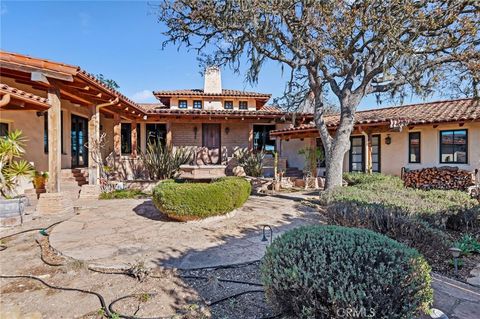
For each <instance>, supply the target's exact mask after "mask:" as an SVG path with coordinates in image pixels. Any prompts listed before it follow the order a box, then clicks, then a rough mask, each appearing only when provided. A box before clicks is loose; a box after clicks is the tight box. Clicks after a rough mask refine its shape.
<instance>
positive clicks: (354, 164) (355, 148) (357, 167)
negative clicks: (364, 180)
mask: <svg viewBox="0 0 480 319" xmlns="http://www.w3.org/2000/svg"><path fill="white" fill-rule="evenodd" d="M349 158H350V160H349V162H350V172H365V139H364V137H363V136H352V137H350V152H349Z"/></svg>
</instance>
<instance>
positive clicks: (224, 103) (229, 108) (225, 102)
mask: <svg viewBox="0 0 480 319" xmlns="http://www.w3.org/2000/svg"><path fill="white" fill-rule="evenodd" d="M227 103H231V104H232V106H231V107H227ZM223 108H224V109H225V110H233V101H223Z"/></svg>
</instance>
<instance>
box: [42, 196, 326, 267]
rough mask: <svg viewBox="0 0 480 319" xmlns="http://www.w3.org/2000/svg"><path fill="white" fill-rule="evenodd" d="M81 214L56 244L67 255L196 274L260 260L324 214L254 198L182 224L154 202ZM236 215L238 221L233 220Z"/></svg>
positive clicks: (62, 229) (56, 233) (87, 208)
mask: <svg viewBox="0 0 480 319" xmlns="http://www.w3.org/2000/svg"><path fill="white" fill-rule="evenodd" d="M83 206H84V207H83V208H81V209H79V215H78V216H75V217H73V218H72V219H70V220H68V221H66V222H64V223H62V224H60V225H58V226H57V227H55V228H54V230H53V232H52V233H51V235H50V245H51V246H52V247H53V248H54V249H56V250H57V251H58V252H60V253H61V254H63V255H65V256H68V257H72V258H75V259H79V260H82V261H85V262H88V263H91V264H101V265H102V266H112V267H113V266H115V267H123V266H126V265H131V264H136V263H140V262H142V263H144V264H145V265H146V266H147V267H158V266H161V267H173V268H181V269H191V268H199V267H207V266H218V265H223V264H232V263H241V262H249V261H254V260H258V259H260V258H261V257H262V256H263V254H264V252H265V247H266V246H267V243H268V242H264V241H261V239H262V227H263V225H270V226H272V228H273V233H274V236H277V235H279V234H281V233H283V232H285V231H287V230H289V229H292V228H294V227H298V226H301V225H306V224H312V223H316V224H318V223H320V222H321V220H320V215H319V214H318V212H316V211H315V210H314V209H313V208H310V207H307V206H304V205H302V204H300V203H299V202H298V200H297V201H294V200H292V198H290V197H288V196H287V197H285V198H276V197H259V196H251V197H250V199H249V200H248V201H247V203H246V204H245V205H244V206H243V207H242V208H240V209H237V210H235V211H233V212H232V213H231V214H229V216H226V217H213V218H208V219H206V220H203V221H197V222H188V223H178V222H172V221H169V220H167V219H166V218H165V217H163V216H162V215H161V214H160V213H159V212H158V211H157V210H156V208H155V207H154V205H153V203H152V202H151V201H150V200H105V201H94V202H91V203H86V204H85V205H83ZM232 216H234V217H232Z"/></svg>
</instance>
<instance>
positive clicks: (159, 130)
mask: <svg viewBox="0 0 480 319" xmlns="http://www.w3.org/2000/svg"><path fill="white" fill-rule="evenodd" d="M145 131H146V136H145V138H146V141H147V144H148V143H154V142H156V141H157V140H160V143H162V144H163V145H165V143H166V136H167V126H166V125H165V124H146V126H145Z"/></svg>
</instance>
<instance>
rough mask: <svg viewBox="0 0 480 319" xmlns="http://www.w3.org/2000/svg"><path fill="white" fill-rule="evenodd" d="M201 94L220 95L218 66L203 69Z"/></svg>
mask: <svg viewBox="0 0 480 319" xmlns="http://www.w3.org/2000/svg"><path fill="white" fill-rule="evenodd" d="M203 92H205V93H222V76H221V74H220V68H219V67H218V66H209V67H207V68H206V69H205V82H204V85H203Z"/></svg>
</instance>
